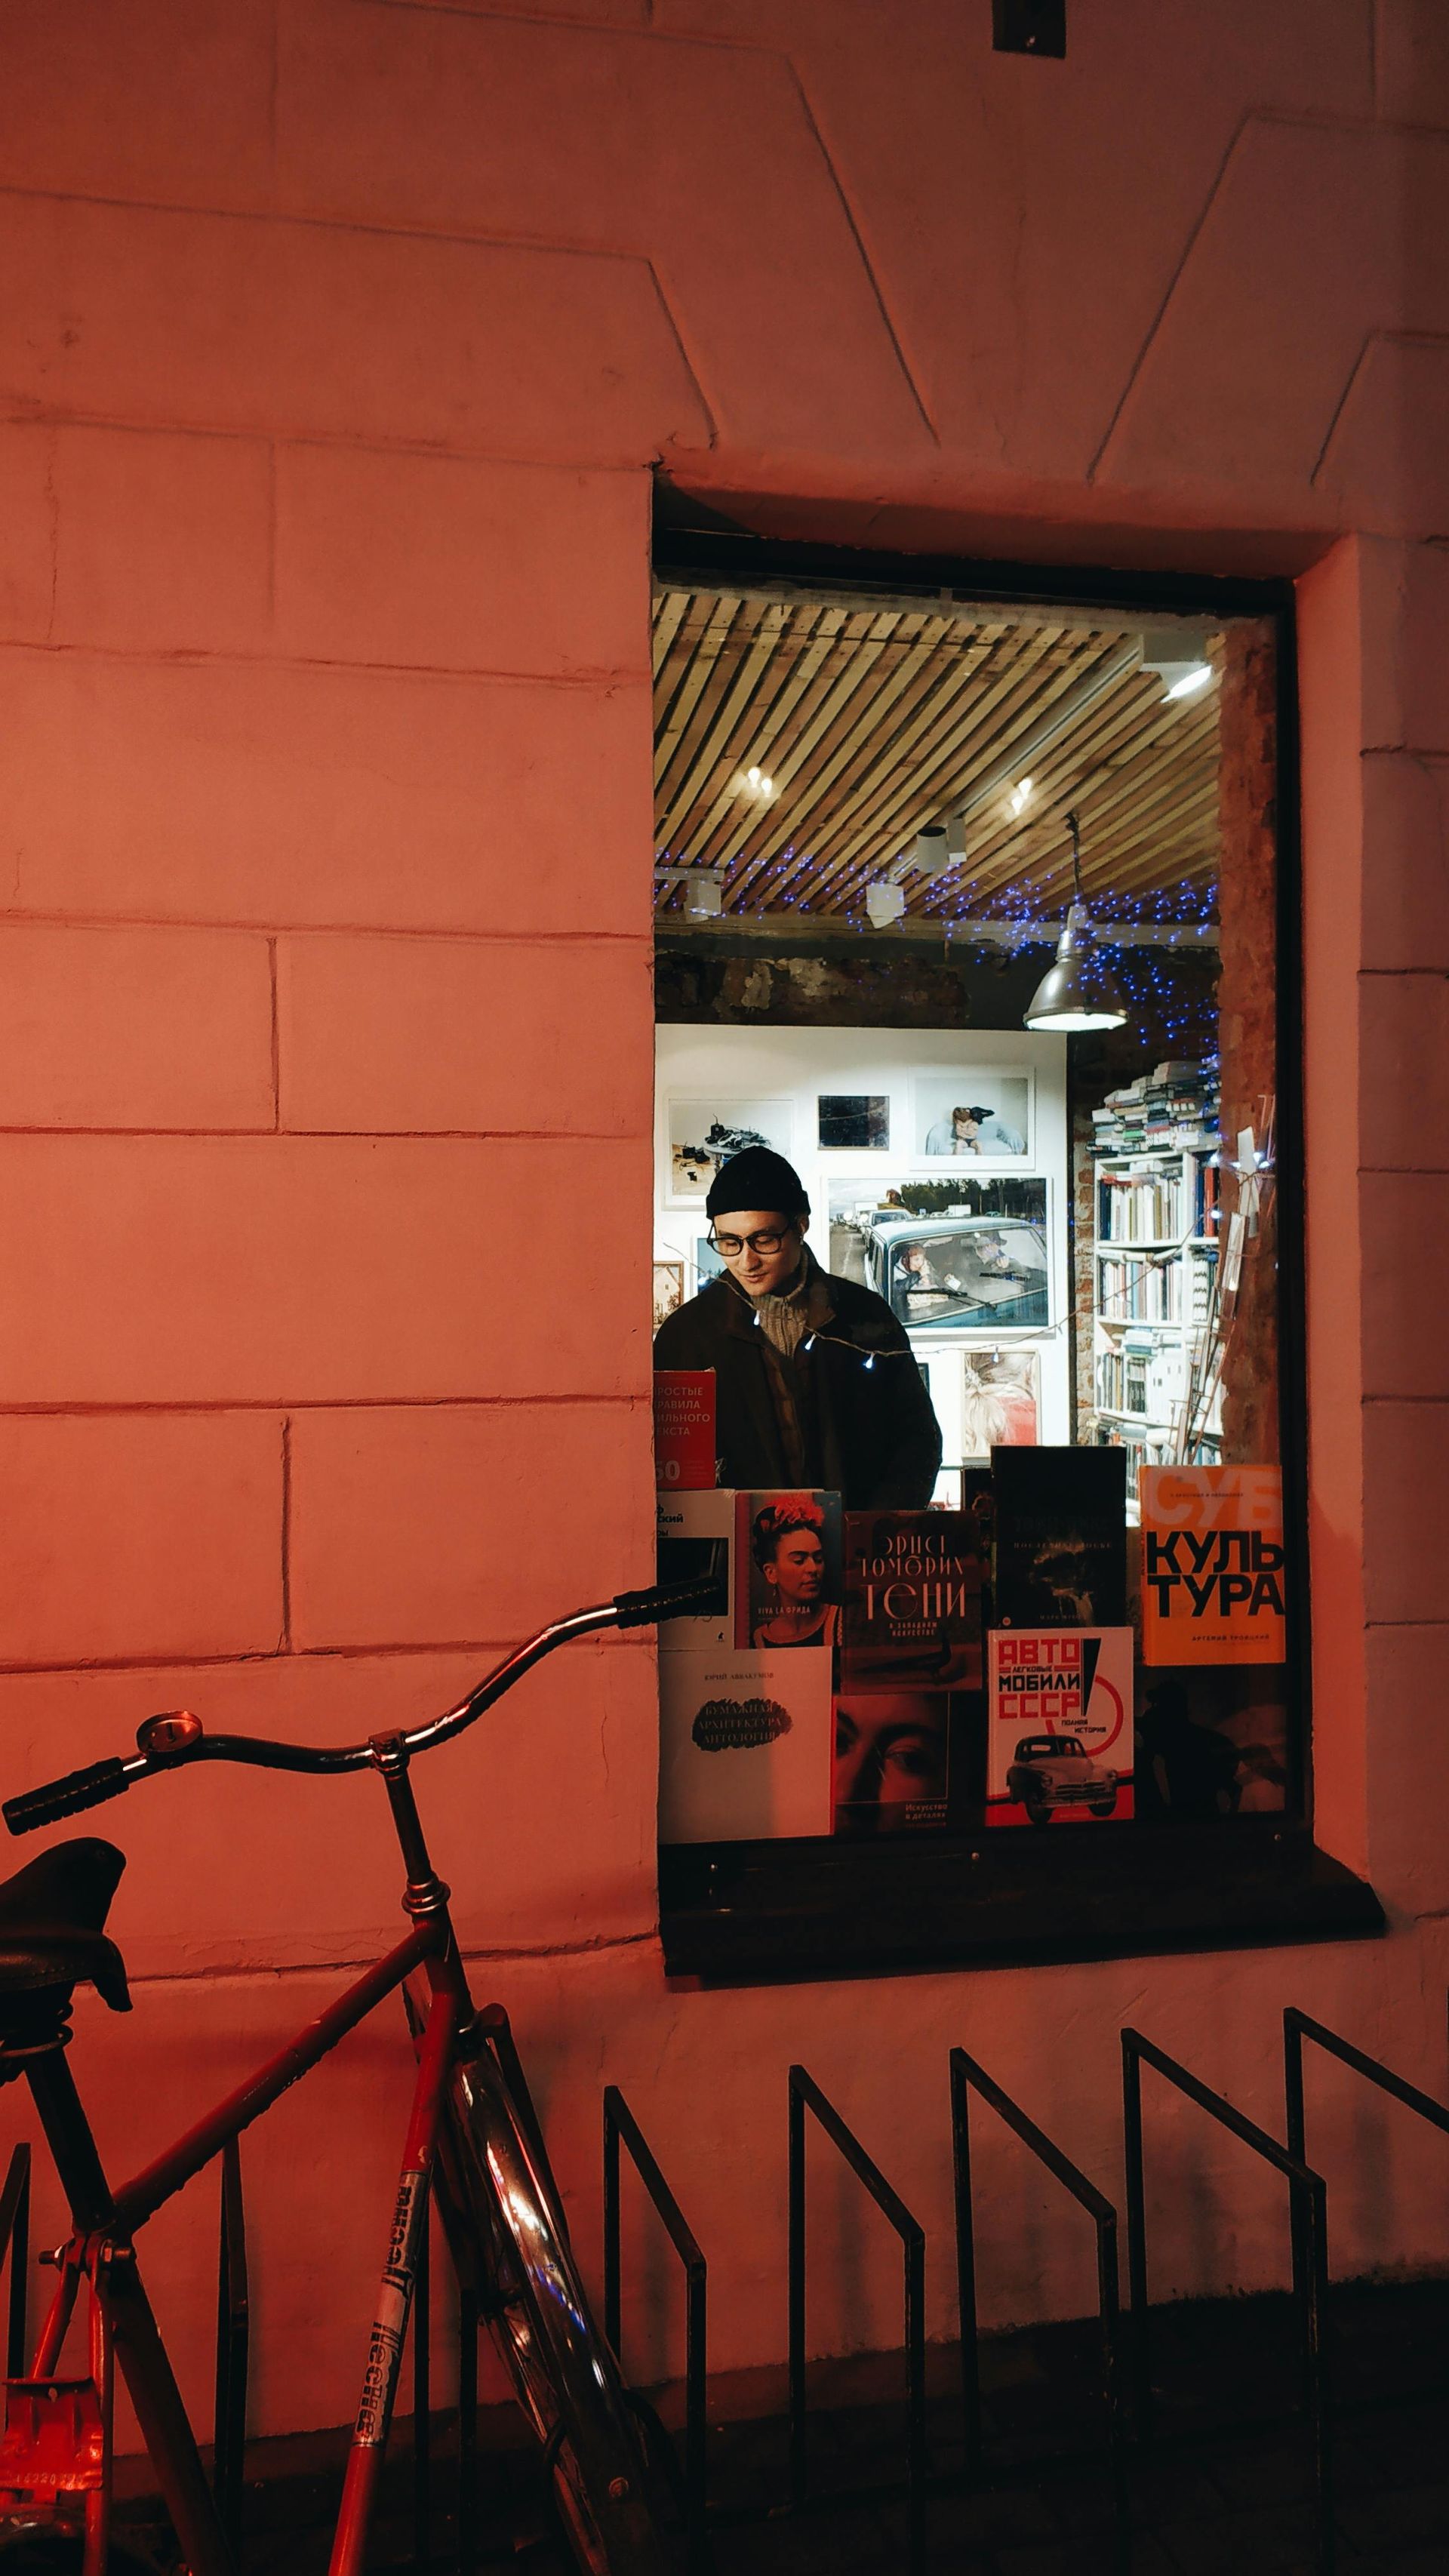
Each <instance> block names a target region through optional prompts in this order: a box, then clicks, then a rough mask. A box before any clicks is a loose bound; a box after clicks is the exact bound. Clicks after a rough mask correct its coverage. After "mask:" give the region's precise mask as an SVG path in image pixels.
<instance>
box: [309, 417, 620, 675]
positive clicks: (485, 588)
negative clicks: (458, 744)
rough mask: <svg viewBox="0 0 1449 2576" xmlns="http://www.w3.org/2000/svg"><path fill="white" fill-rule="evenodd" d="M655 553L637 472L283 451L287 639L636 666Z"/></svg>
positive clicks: (312, 646) (381, 656)
mask: <svg viewBox="0 0 1449 2576" xmlns="http://www.w3.org/2000/svg"><path fill="white" fill-rule="evenodd" d="M648 563H649V546H648V487H647V485H646V483H645V481H644V478H643V476H642V475H623V474H580V473H573V472H569V471H566V470H564V469H561V468H557V467H554V468H549V467H536V466H529V465H480V464H474V463H470V462H464V461H462V460H459V459H453V458H440V457H426V456H378V455H363V454H354V453H350V452H346V451H343V450H340V449H330V448H321V447H300V448H298V447H294V448H283V449H282V450H281V451H280V453H279V455H278V459H277V640H278V643H279V644H280V646H281V648H282V650H283V651H284V652H291V653H298V654H301V655H305V656H309V657H315V658H317V659H320V660H328V661H333V660H335V661H343V662H402V663H414V664H417V665H419V666H421V667H424V668H431V669H435V670H436V669H445V670H446V669H452V670H465V671H538V672H547V673H550V674H567V675H570V676H574V675H578V674H580V673H590V674H592V673H597V672H606V673H610V674H612V673H614V672H625V673H628V674H630V675H633V676H639V677H642V676H643V675H644V673H645V672H646V671H647V668H648V656H649V589H648Z"/></svg>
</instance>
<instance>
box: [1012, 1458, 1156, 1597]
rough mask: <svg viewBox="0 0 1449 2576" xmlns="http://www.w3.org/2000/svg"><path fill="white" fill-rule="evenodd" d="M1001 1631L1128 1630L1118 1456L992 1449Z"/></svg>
mask: <svg viewBox="0 0 1449 2576" xmlns="http://www.w3.org/2000/svg"><path fill="white" fill-rule="evenodd" d="M991 1466H992V1474H993V1477H994V1480H995V1487H996V1548H995V1562H994V1568H993V1590H992V1603H993V1625H994V1626H996V1627H999V1628H1021V1627H1030V1628H1083V1627H1089V1628H1099V1627H1100V1628H1120V1627H1122V1626H1124V1625H1125V1623H1126V1618H1127V1536H1126V1520H1127V1510H1126V1504H1127V1489H1126V1478H1125V1476H1124V1473H1123V1461H1122V1453H1121V1451H1120V1450H1118V1449H1113V1448H1085V1449H1082V1448H1062V1449H1057V1448H1040V1449H993V1450H992V1453H991Z"/></svg>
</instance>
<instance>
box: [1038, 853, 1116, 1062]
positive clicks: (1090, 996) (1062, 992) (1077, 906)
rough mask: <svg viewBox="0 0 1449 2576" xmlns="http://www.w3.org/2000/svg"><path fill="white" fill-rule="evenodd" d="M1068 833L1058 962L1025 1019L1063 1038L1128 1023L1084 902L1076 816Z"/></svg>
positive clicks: (1043, 978)
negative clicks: (1068, 896)
mask: <svg viewBox="0 0 1449 2576" xmlns="http://www.w3.org/2000/svg"><path fill="white" fill-rule="evenodd" d="M1067 829H1068V831H1069V832H1070V833H1071V836H1072V900H1071V902H1070V904H1069V905H1068V906H1067V917H1066V920H1065V921H1064V922H1063V923H1062V927H1061V935H1060V937H1059V939H1058V940H1057V953H1056V957H1055V959H1054V960H1053V963H1052V964H1051V965H1050V966H1049V967H1048V969H1047V971H1046V973H1045V975H1043V977H1042V979H1041V982H1040V983H1039V984H1038V986H1037V988H1036V991H1035V992H1034V993H1033V995H1032V997H1031V1000H1030V1002H1029V1003H1028V1005H1027V1008H1026V1011H1025V1014H1024V1018H1025V1024H1026V1026H1027V1028H1029V1029H1050V1030H1055V1031H1056V1032H1057V1034H1058V1035H1060V1036H1071V1035H1072V1034H1073V1033H1074V1032H1076V1031H1078V1030H1085V1029H1120V1028H1121V1026H1122V1024H1123V1022H1124V1020H1125V1019H1126V1017H1127V1005H1126V1003H1125V1002H1124V1001H1123V999H1122V995H1121V992H1120V990H1119V988H1118V985H1117V981H1116V978H1115V976H1114V975H1113V973H1112V971H1111V968H1110V967H1109V966H1108V965H1107V962H1106V960H1105V958H1104V957H1103V955H1102V952H1101V950H1100V949H1099V947H1098V946H1097V939H1096V933H1095V932H1094V930H1093V928H1092V924H1091V920H1090V917H1089V915H1088V912H1087V907H1086V905H1085V903H1084V902H1083V900H1082V847H1081V835H1080V832H1079V830H1078V826H1077V817H1076V815H1075V814H1069V815H1068V816H1067Z"/></svg>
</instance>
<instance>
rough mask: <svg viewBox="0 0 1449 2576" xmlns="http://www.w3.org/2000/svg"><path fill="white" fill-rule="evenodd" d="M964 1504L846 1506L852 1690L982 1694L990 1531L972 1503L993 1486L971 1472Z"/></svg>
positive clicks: (845, 1628) (848, 1684) (845, 1653)
mask: <svg viewBox="0 0 1449 2576" xmlns="http://www.w3.org/2000/svg"><path fill="white" fill-rule="evenodd" d="M963 1485H965V1486H969V1487H971V1488H972V1489H973V1493H972V1494H970V1495H967V1494H963V1502H964V1504H965V1508H964V1509H963V1510H961V1511H953V1512H932V1511H913V1512H906V1511H899V1512H847V1513H846V1515H845V1614H844V1620H843V1623H842V1629H841V1656H840V1677H841V1687H842V1689H843V1690H845V1689H848V1690H889V1691H911V1690H917V1691H920V1690H954V1689H968V1690H979V1689H980V1687H981V1678H982V1645H981V1636H982V1616H981V1611H982V1590H983V1586H984V1584H985V1581H986V1574H987V1565H986V1533H985V1525H984V1522H983V1519H982V1516H981V1515H980V1514H979V1513H977V1512H973V1511H972V1509H971V1508H970V1504H971V1500H972V1499H973V1498H974V1494H975V1492H976V1491H978V1490H979V1492H980V1493H982V1494H985V1493H986V1492H987V1491H988V1490H989V1486H990V1478H989V1477H988V1476H987V1474H986V1473H985V1471H984V1470H982V1471H978V1472H976V1473H974V1474H973V1473H972V1471H971V1470H969V1469H968V1470H967V1471H966V1472H965V1474H964V1476H963Z"/></svg>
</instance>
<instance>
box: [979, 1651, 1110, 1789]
mask: <svg viewBox="0 0 1449 2576" xmlns="http://www.w3.org/2000/svg"><path fill="white" fill-rule="evenodd" d="M988 1642H989V1653H988V1658H987V1718H986V1724H987V1745H986V1821H987V1823H988V1825H1051V1824H1072V1823H1077V1824H1090V1823H1094V1822H1095V1823H1099V1824H1105V1823H1107V1822H1109V1821H1115V1822H1118V1823H1120V1822H1123V1821H1125V1820H1126V1819H1128V1818H1130V1816H1131V1814H1132V1756H1133V1722H1132V1721H1133V1677H1132V1646H1133V1639H1132V1631H1131V1629H1130V1628H1125V1627H1124V1628H1038V1629H1036V1630H1034V1631H1033V1630H1031V1629H1029V1628H993V1630H992V1631H991V1635H990V1639H989V1641H988Z"/></svg>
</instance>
